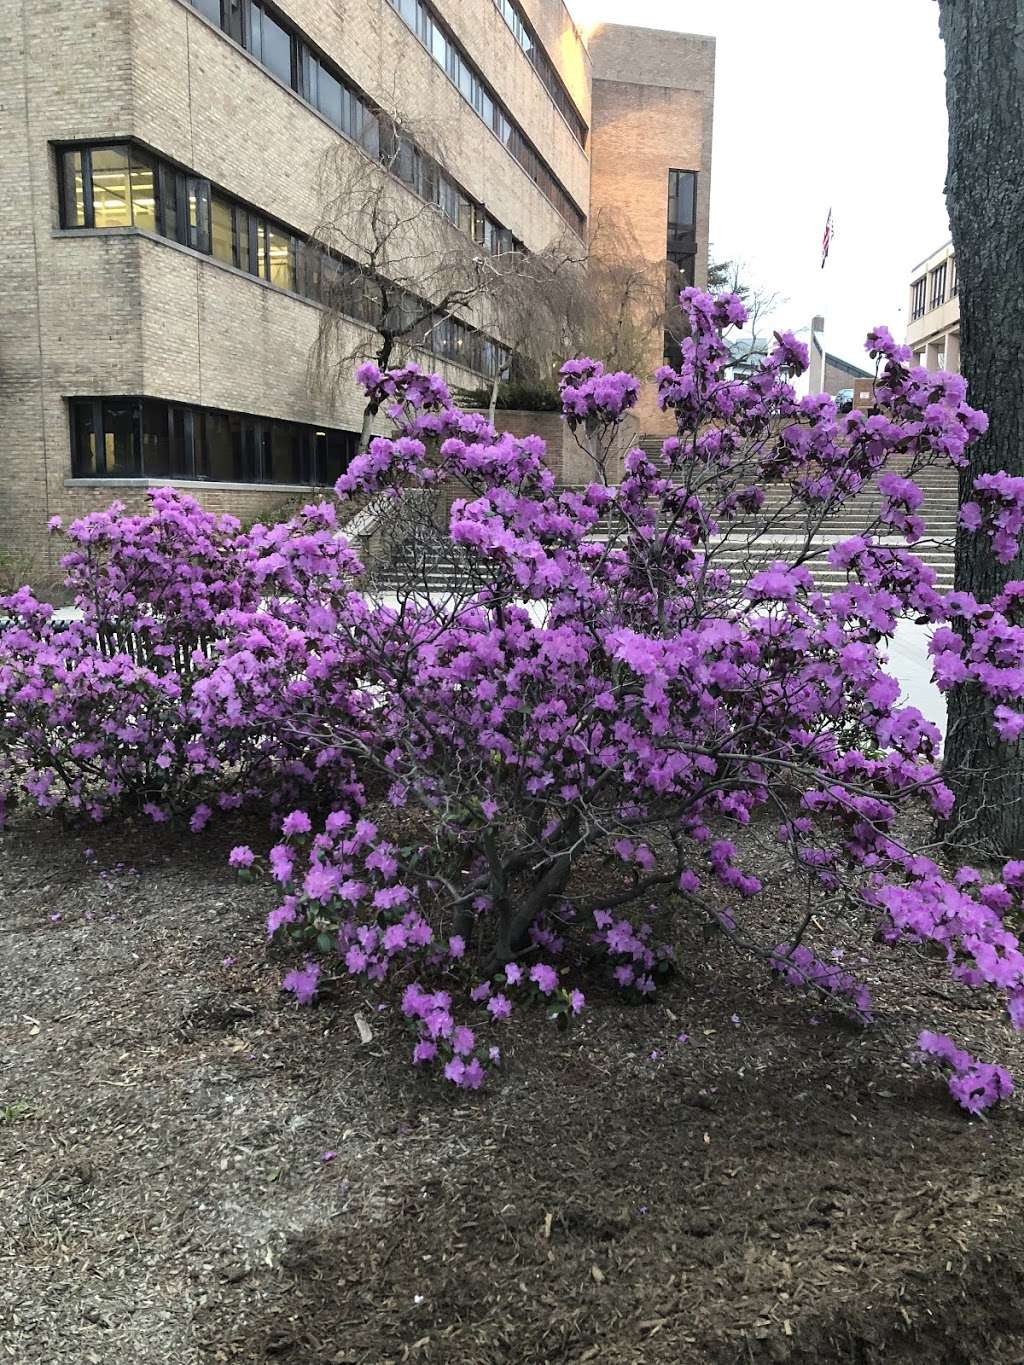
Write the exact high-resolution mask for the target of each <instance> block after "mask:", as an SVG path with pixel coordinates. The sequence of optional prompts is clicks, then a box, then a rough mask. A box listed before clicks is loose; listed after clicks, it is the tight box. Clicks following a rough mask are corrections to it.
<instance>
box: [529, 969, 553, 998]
mask: <svg viewBox="0 0 1024 1365" xmlns="http://www.w3.org/2000/svg"><path fill="white" fill-rule="evenodd" d="M530 980H531V981H532V982H533V983H534V985H535V986H536V987H537V989H538V990H539V991H540V992H541V994H542V995H550V994H551V992H552V991H553V990H554V989H555V987H556V986H557V985H558V973H557V972H556V971H555V969H554V967H549V966H548V965H547V964H546V963H544V962H535V963H534V965H533V966H532V967H531V968H530Z"/></svg>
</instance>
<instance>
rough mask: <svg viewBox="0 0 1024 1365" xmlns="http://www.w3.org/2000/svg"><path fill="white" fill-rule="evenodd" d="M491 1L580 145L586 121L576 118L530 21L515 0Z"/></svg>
mask: <svg viewBox="0 0 1024 1365" xmlns="http://www.w3.org/2000/svg"><path fill="white" fill-rule="evenodd" d="M494 4H495V6H496V7H497V9H498V11H499V12H500V14H501V16H502V18H503V19H504V20H505V23H506V24H508V26H509V28H510V29H511V30H512V33H513V34H514V36H515V40H516V42H517V43H518V44H519V46H520V47H521V48H522V49H523V51H524V52H525V53H526V55H527V57H529V59H530V61H531V62H532V63H533V66H534V69H535V70H536V72H537V75H538V76H539V77H540V79H541V82H542V83H543V85H544V88H545V90H546V91H547V92H548V94H549V95H550V96H551V100H552V102H553V104H554V106H555V108H556V109H557V110H558V112H559V113H560V114H561V115H562V117H563V118H564V119H565V121H566V123H567V124H568V125H569V131H570V132H571V133H572V135H573V137H574V138H575V139H576V141H577V142H578V143H579V144H580V146H581V147H582V146H583V145H584V143H585V141H586V137H587V125H586V124H585V123H584V122H583V120H582V119H581V118H580V116H579V114H578V113H577V111H576V106H575V105H574V104H573V102H572V98H571V97H570V95H569V92H568V91H567V90H566V88H565V86H564V85H563V84H562V81H561V78H560V77H559V75H558V73H557V71H556V70H555V68H554V66H553V65H552V64H551V60H550V58H549V57H548V54H547V53H546V52H545V51H544V48H543V47H542V46H541V42H540V39H539V38H538V37H537V35H536V33H535V32H534V31H533V28H532V27H531V25H530V21H529V20H528V19H527V17H526V15H525V14H524V13H523V11H522V10H521V9H520V7H519V6H518V5H517V4H516V0H494Z"/></svg>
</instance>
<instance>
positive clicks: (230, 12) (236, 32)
mask: <svg viewBox="0 0 1024 1365" xmlns="http://www.w3.org/2000/svg"><path fill="white" fill-rule="evenodd" d="M248 8H249V0H224V18H223V21H222V24H221V27H222V28H223V29H224V32H225V33H227V34H229V35H230V36H231V37H232V38H234V40H235V42H236V43H244V42H245V38H246V33H245V12H246V10H248ZM253 8H254V9H255V6H253ZM255 18H256V20H257V24H258V20H259V12H258V11H257V13H256V16H255ZM258 31H259V30H258V27H257V33H258ZM257 51H258V49H257Z"/></svg>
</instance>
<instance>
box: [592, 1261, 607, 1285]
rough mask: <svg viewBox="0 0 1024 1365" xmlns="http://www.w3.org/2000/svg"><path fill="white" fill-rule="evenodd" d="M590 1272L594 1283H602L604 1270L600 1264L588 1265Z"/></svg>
mask: <svg viewBox="0 0 1024 1365" xmlns="http://www.w3.org/2000/svg"><path fill="white" fill-rule="evenodd" d="M590 1274H591V1276H592V1278H593V1281H594V1283H595V1284H604V1271H603V1270H602V1269H601V1267H600V1266H597V1265H592V1266H591V1267H590Z"/></svg>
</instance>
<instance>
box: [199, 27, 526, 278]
mask: <svg viewBox="0 0 1024 1365" xmlns="http://www.w3.org/2000/svg"><path fill="white" fill-rule="evenodd" d="M191 3H192V4H193V5H194V6H195V8H196V9H198V10H199V11H200V13H202V14H205V15H206V17H207V18H208V19H211V20H212V21H213V22H214V23H215V24H217V25H218V26H219V27H220V28H222V29H223V30H224V32H225V33H227V34H228V35H229V36H230V37H232V38H234V39H235V41H236V42H237V43H239V44H240V45H241V46H242V47H244V48H246V50H247V51H249V52H251V53H252V55H253V56H254V57H255V58H256V59H257V60H258V61H260V62H262V64H263V65H264V66H265V67H267V69H268V70H270V71H272V72H273V73H274V75H276V76H277V77H278V78H279V79H280V80H281V81H283V82H284V83H285V84H286V85H289V86H291V88H292V89H293V90H295V91H296V92H297V93H298V94H300V95H301V96H302V98H303V99H304V100H306V101H307V103H309V104H311V105H313V107H314V108H315V109H318V110H319V111H320V113H321V114H323V116H324V118H326V119H327V120H328V122H329V123H332V124H333V125H334V127H335V128H337V129H338V130H339V131H340V132H342V133H345V134H346V135H347V136H348V137H350V138H351V139H352V140H353V141H354V142H357V143H358V144H359V145H360V146H361V147H362V148H364V150H365V151H367V152H368V153H369V154H370V155H371V156H375V157H379V158H380V160H381V161H382V162H383V163H384V164H385V165H386V166H387V167H388V168H389V169H391V170H394V171H395V173H396V174H399V168H400V167H401V168H402V169H405V167H406V162H405V161H403V160H400V159H399V158H397V157H396V156H395V154H394V147H395V142H396V134H395V130H394V127H393V124H392V121H391V120H390V119H388V118H387V117H386V116H384V115H382V114H381V113H380V112H379V111H378V110H376V109H374V108H373V106H372V105H371V104H370V101H369V100H368V99H367V98H366V96H365V95H363V94H362V93H361V92H360V91H359V90H358V89H357V87H356V86H355V85H353V84H352V82H351V81H349V80H348V79H347V77H346V76H345V75H344V73H343V72H342V71H341V69H340V68H339V67H336V66H335V65H334V64H333V63H331V62H328V61H327V60H326V59H325V58H323V57H321V56H319V55H318V54H317V53H316V52H314V51H313V49H312V48H311V47H310V45H309V44H308V43H307V42H306V41H305V39H304V38H303V37H302V36H301V35H300V34H299V32H298V30H297V29H293V28H292V26H291V25H288V24H285V23H284V22H283V21H280V22H279V21H278V19H276V18H275V17H274V16H273V15H272V14H271V12H270V11H269V10H268V8H267V6H266V5H265V4H262V3H257V0H191ZM401 141H402V142H403V143H408V145H409V146H410V148H411V149H412V150H413V151H414V152H415V156H416V158H417V160H418V162H419V163H420V164H421V165H423V166H424V167H426V166H427V165H428V164H429V171H427V172H426V173H424V174H423V175H422V176H421V178H420V181H419V182H417V181H415V180H414V179H413V178H412V177H407V176H401V175H400V178H402V179H405V183H406V184H408V185H410V186H411V187H412V188H413V189H415V190H416V192H417V193H418V194H422V196H423V198H425V199H427V200H428V201H429V202H430V203H432V204H436V206H437V207H438V208H439V209H440V210H441V212H442V213H443V214H444V215H445V216H446V217H447V218H449V219H450V220H451V222H453V223H454V224H455V225H456V227H462V228H463V230H464V231H465V230H466V228H465V226H464V225H465V223H466V221H467V219H469V220H470V221H472V220H473V219H474V218H478V219H480V221H481V222H482V223H485V224H486V229H487V231H486V245H487V248H488V250H491V251H494V252H497V251H499V250H507V251H511V250H515V249H517V248H518V249H521V244H520V243H518V242H513V238H512V234H511V232H509V230H508V229H507V228H503V227H502V226H501V224H500V223H498V222H497V221H496V220H495V219H493V218H491V217H490V215H489V214H486V213H485V212H484V210H483V206H482V205H480V204H477V203H475V201H473V200H472V199H470V197H469V196H468V195H467V194H466V193H465V191H463V190H462V189H461V188H460V186H459V185H457V184H456V182H455V181H454V180H452V179H451V177H450V176H448V175H446V174H445V172H444V171H442V170H441V168H440V166H439V165H438V164H437V162H436V161H434V160H433V158H431V157H428V156H427V154H426V153H425V152H423V151H421V150H420V149H419V148H418V147H415V144H413V143H412V142H411V140H410V139H408V138H402V139H401ZM420 184H422V186H423V188H422V189H421V188H420ZM477 240H478V241H480V242H481V244H482V245H483V244H484V243H485V237H484V235H483V233H481V235H480V236H479V237H478V238H477Z"/></svg>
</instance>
